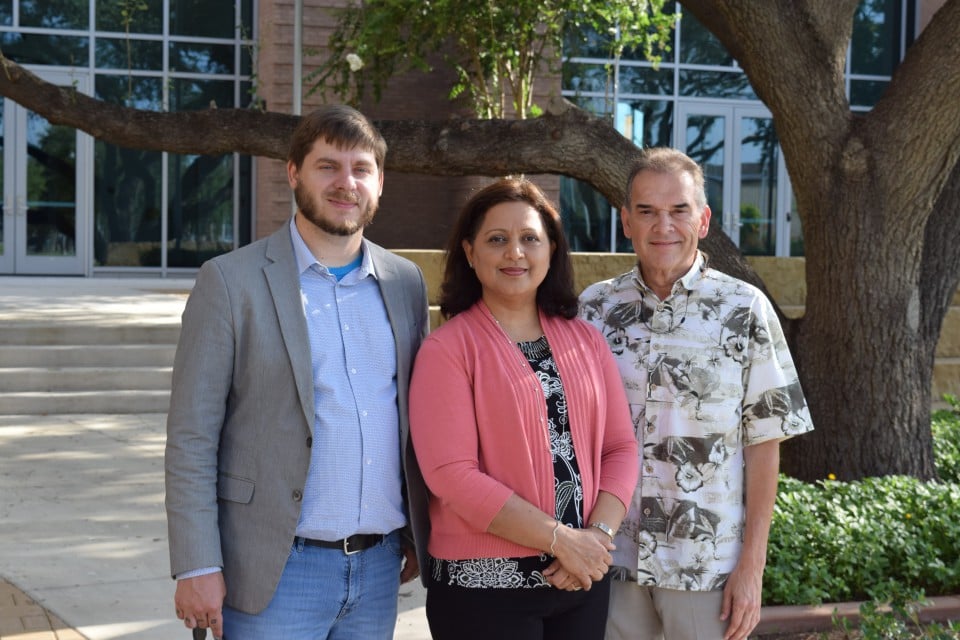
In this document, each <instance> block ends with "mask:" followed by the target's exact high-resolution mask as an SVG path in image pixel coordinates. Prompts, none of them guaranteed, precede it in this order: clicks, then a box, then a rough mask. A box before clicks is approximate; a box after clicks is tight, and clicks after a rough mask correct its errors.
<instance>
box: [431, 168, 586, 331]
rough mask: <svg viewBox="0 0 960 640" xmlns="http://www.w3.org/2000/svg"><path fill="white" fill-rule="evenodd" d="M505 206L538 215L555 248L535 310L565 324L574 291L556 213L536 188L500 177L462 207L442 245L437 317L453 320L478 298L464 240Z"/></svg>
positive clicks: (574, 312) (572, 313) (574, 298)
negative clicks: (526, 208) (489, 214)
mask: <svg viewBox="0 0 960 640" xmlns="http://www.w3.org/2000/svg"><path fill="white" fill-rule="evenodd" d="M504 202H525V203H527V204H529V205H530V206H531V207H533V209H534V210H535V211H536V212H537V213H539V214H540V219H541V220H542V221H543V226H544V228H545V229H546V231H547V237H548V238H549V239H550V241H551V242H552V243H553V245H554V250H553V255H552V256H551V257H550V268H549V270H548V271H547V276H546V278H544V280H543V282H541V283H540V286H539V287H537V305H538V306H539V307H540V309H541V310H543V312H544V313H545V314H547V315H549V316H561V317H564V318H567V319H570V318H573V317H575V316H576V315H577V296H576V294H575V293H574V289H573V262H572V260H571V259H570V245H569V244H568V243H567V238H566V236H565V235H564V233H563V223H562V222H561V220H560V214H559V213H558V212H557V209H556V208H555V207H554V206H553V205H552V204H551V203H550V201H549V200H548V199H547V197H546V196H545V195H543V192H542V191H541V190H540V188H539V187H537V185H535V184H533V183H532V182H529V181H527V180H524V179H522V178H501V179H499V180H497V181H496V182H492V183H491V184H489V185H487V186H486V187H484V188H483V189H481V190H480V191H478V192H476V193H475V194H473V196H472V197H471V198H470V199H469V200H468V201H467V202H466V204H465V205H464V206H463V208H462V209H461V210H460V215H459V216H458V217H457V221H456V223H454V227H453V232H452V233H451V235H450V238H449V239H448V240H447V253H446V266H445V267H444V272H443V282H442V284H441V285H440V313H441V314H443V316H444V317H445V318H452V317H453V316H455V315H457V314H458V313H460V312H462V311H466V310H467V309H469V308H470V307H472V306H473V305H474V303H476V302H477V300H479V299H480V297H481V296H482V295H483V286H482V285H481V284H480V280H479V279H478V278H477V274H476V272H474V270H473V269H471V268H470V264H469V263H468V262H467V254H466V253H465V252H464V250H463V241H464V240H467V241H468V242H470V243H473V241H474V240H475V239H476V237H477V232H478V231H479V230H480V227H481V226H482V225H483V220H484V218H485V217H486V215H487V211H489V210H490V209H492V208H493V207H495V206H497V205H498V204H501V203H504Z"/></svg>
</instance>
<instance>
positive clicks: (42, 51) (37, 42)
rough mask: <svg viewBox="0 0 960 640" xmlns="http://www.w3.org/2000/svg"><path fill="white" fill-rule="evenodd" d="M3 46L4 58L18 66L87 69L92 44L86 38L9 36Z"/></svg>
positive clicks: (7, 33) (11, 34)
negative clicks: (54, 66)
mask: <svg viewBox="0 0 960 640" xmlns="http://www.w3.org/2000/svg"><path fill="white" fill-rule="evenodd" d="M2 42H3V55H5V56H6V57H8V58H10V59H11V60H16V61H17V64H21V65H27V64H49V65H61V66H68V67H86V66H87V62H88V60H87V57H88V56H87V50H88V46H89V44H90V41H89V39H88V38H85V37H79V36H54V35H42V34H38V33H9V32H6V33H4V34H3V35H2Z"/></svg>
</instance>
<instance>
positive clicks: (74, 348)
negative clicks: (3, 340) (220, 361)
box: [0, 331, 177, 388]
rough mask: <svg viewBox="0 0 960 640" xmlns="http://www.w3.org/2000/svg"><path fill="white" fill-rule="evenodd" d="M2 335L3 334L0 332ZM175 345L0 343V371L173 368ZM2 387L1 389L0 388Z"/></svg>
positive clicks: (112, 339)
mask: <svg viewBox="0 0 960 640" xmlns="http://www.w3.org/2000/svg"><path fill="white" fill-rule="evenodd" d="M0 333H3V332H2V331H0ZM176 351H177V347H176V343H169V344H119V343H117V342H115V340H114V337H111V342H109V343H105V344H82V345H69V344H20V345H9V344H0V369H2V368H5V367H107V366H114V367H136V366H158V367H169V366H172V365H173V358H174V355H175V354H176ZM0 388H2V387H0Z"/></svg>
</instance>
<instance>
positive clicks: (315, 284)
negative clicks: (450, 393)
mask: <svg viewBox="0 0 960 640" xmlns="http://www.w3.org/2000/svg"><path fill="white" fill-rule="evenodd" d="M290 236H291V239H292V241H293V247H294V252H295V254H296V257H297V268H298V270H299V272H300V292H301V296H302V300H303V312H304V315H305V316H306V320H307V331H308V332H309V335H310V352H311V360H312V362H313V390H314V396H313V397H314V407H315V409H314V416H313V447H312V448H311V457H310V469H309V472H308V476H307V483H306V487H305V488H304V492H303V505H302V508H301V512H300V521H299V523H298V524H297V535H298V536H302V537H305V538H314V539H319V540H339V539H341V538H345V537H347V536H350V535H353V534H355V533H389V532H391V531H393V530H394V529H398V528H400V527H403V526H404V525H405V524H406V522H407V518H406V515H405V512H404V506H403V497H402V483H403V480H402V469H401V462H400V426H399V419H400V418H399V415H398V409H397V380H396V366H397V354H396V344H395V343H394V339H393V332H392V329H391V326H390V321H389V319H388V317H387V311H386V308H385V307H384V304H383V298H382V297H381V295H380V287H379V285H378V284H377V276H376V273H375V270H374V267H373V263H372V261H371V260H370V256H369V251H367V250H366V240H364V248H363V258H362V262H361V264H360V266H359V267H358V268H356V269H354V270H352V271H350V272H349V273H347V274H346V275H344V276H343V278H342V279H341V280H339V281H338V280H337V278H336V277H335V275H334V274H332V273H331V272H330V270H328V269H327V267H325V266H323V265H321V264H320V263H319V262H318V261H317V260H316V258H314V256H313V254H312V253H311V252H310V250H309V249H308V248H307V246H306V244H305V243H304V241H303V238H302V237H301V236H300V233H299V232H298V231H297V228H296V225H294V224H293V221H291V223H290Z"/></svg>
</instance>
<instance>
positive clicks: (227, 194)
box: [167, 154, 234, 267]
mask: <svg viewBox="0 0 960 640" xmlns="http://www.w3.org/2000/svg"><path fill="white" fill-rule="evenodd" d="M233 158H234V157H233V155H232V154H231V155H224V156H216V157H213V156H187V155H178V154H170V156H169V163H170V165H169V166H170V184H169V194H170V195H169V206H168V212H167V217H168V225H169V232H168V233H169V236H168V239H167V265H168V266H170V267H199V266H200V265H201V264H203V263H204V261H206V260H208V259H210V258H212V257H214V256H216V255H219V254H221V253H225V252H227V251H230V250H231V249H233V242H234V228H233Z"/></svg>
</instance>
